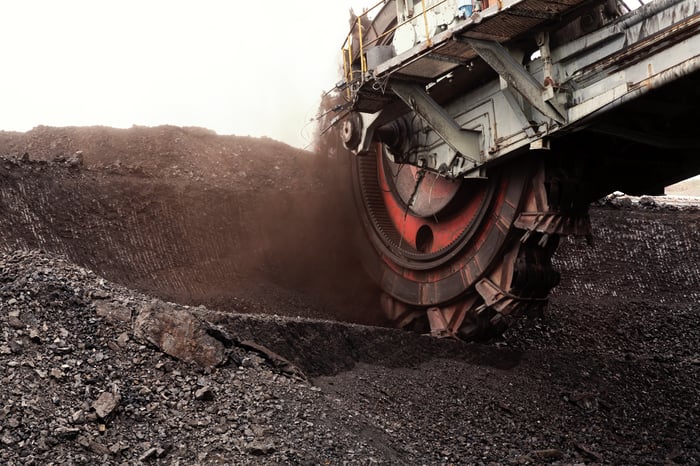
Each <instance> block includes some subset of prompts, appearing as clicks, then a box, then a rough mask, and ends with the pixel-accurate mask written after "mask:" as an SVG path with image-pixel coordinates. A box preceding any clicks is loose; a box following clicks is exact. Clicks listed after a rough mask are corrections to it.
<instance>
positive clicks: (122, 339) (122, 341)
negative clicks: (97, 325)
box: [117, 332, 129, 348]
mask: <svg viewBox="0 0 700 466" xmlns="http://www.w3.org/2000/svg"><path fill="white" fill-rule="evenodd" d="M128 342H129V334H128V333H126V332H123V333H121V334H120V335H119V336H118V337H117V345H119V346H120V347H121V348H126V344H127V343H128Z"/></svg>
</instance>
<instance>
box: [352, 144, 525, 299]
mask: <svg viewBox="0 0 700 466" xmlns="http://www.w3.org/2000/svg"><path fill="white" fill-rule="evenodd" d="M352 166H353V185H354V188H355V199H356V202H357V208H358V212H359V214H360V218H361V219H362V223H363V227H364V230H365V234H366V236H368V238H369V240H370V241H369V242H368V243H367V242H365V243H367V244H369V245H371V248H366V249H365V252H364V254H363V260H364V262H365V265H366V267H367V269H368V271H369V272H370V274H371V275H372V276H373V278H374V279H375V280H376V281H377V282H378V283H379V285H380V286H381V288H382V289H383V290H384V291H385V292H386V293H388V294H389V295H390V296H392V297H393V298H395V299H397V300H399V301H401V302H403V303H406V304H409V305H413V306H420V307H427V306H438V305H442V304H446V303H449V302H453V301H455V300H457V299H459V298H460V297H463V296H465V295H466V294H467V293H469V291H470V290H472V289H473V286H474V284H475V283H476V281H477V280H479V278H480V277H482V276H483V275H484V274H485V273H486V272H487V269H488V267H489V266H490V264H492V263H493V262H494V261H496V260H497V259H498V258H500V255H501V252H502V250H503V247H504V245H505V244H506V242H507V240H508V238H509V232H510V230H511V225H512V224H513V222H514V220H515V218H516V216H517V214H518V212H519V206H520V203H521V199H522V197H523V193H524V190H525V187H526V184H527V183H526V181H527V178H528V172H529V171H528V170H524V169H522V167H520V166H519V167H512V166H511V167H510V168H507V169H504V170H501V171H500V172H498V171H493V172H492V173H490V174H489V175H490V176H489V179H487V180H479V179H469V180H462V181H460V182H451V181H449V180H445V179H443V178H436V177H432V178H428V182H427V183H426V182H425V180H426V176H427V175H419V176H418V177H416V174H419V173H420V172H418V171H416V170H415V169H411V168H409V169H408V170H409V171H403V175H402V174H401V173H402V170H407V168H406V167H408V166H397V165H396V164H393V162H391V161H390V160H389V159H388V157H387V156H386V151H385V150H384V148H383V147H382V146H381V145H379V146H378V147H377V150H376V151H374V152H373V153H371V154H368V155H366V156H361V157H356V158H355V159H354V161H353V164H352ZM431 176H432V175H431ZM406 177H413V179H414V182H415V183H416V184H415V185H414V189H413V191H415V193H416V194H415V195H414V193H413V192H412V190H411V189H410V187H407V186H406ZM402 178H403V179H402ZM419 178H420V179H419ZM454 183H456V185H455V184H454ZM436 187H437V188H438V190H439V191H440V194H441V196H439V197H440V203H439V204H431V202H432V201H430V202H429V203H428V204H427V205H426V201H425V199H424V200H423V201H422V204H420V205H418V206H417V207H416V208H411V207H409V206H408V204H411V205H412V206H414V205H415V204H416V203H415V202H414V203H411V201H415V200H416V199H418V198H419V197H420V196H423V197H427V196H428V195H429V194H430V195H432V196H435V189H436ZM430 190H432V192H431V191H430Z"/></svg>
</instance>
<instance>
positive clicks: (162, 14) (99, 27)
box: [0, 0, 375, 147]
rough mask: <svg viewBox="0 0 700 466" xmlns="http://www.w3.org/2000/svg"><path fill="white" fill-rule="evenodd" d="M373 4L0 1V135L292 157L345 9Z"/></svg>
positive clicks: (339, 36)
mask: <svg viewBox="0 0 700 466" xmlns="http://www.w3.org/2000/svg"><path fill="white" fill-rule="evenodd" d="M374 3H375V2H373V1H362V0H348V1H343V0H299V1H296V2H289V1H282V0H276V1H275V0H273V1H267V2H256V1H247V2H244V1H241V0H237V1H234V0H228V1H225V0H189V1H184V0H167V1H166V0H60V1H56V0H21V1H20V0H18V1H9V0H8V1H2V3H0V63H1V65H0V130H14V131H26V130H29V129H31V128H33V127H34V126H37V125H40V124H44V125H51V126H67V125H78V126H83V125H107V126H115V127H123V128H126V127H130V126H132V125H134V124H136V125H146V126H156V125H161V124H173V125H180V126H202V127H205V128H210V129H213V130H215V131H216V132H218V133H219V134H237V135H251V136H263V135H267V136H269V137H272V138H274V139H278V140H281V141H284V142H286V143H288V144H291V145H294V146H297V147H303V146H305V145H306V144H307V143H308V142H309V140H308V138H309V137H310V134H311V132H310V131H304V126H305V125H306V124H307V122H308V120H309V119H310V118H311V117H313V115H314V114H315V112H316V110H317V105H318V101H319V97H320V95H321V93H322V92H323V91H324V90H327V89H328V88H330V87H332V86H333V84H334V83H335V82H336V81H337V80H338V76H337V74H336V73H337V69H338V63H339V59H340V53H339V50H340V47H341V45H342V42H343V40H344V38H345V35H346V34H347V29H348V9H349V8H350V6H353V7H355V9H356V11H358V10H361V7H362V6H363V5H365V6H366V5H371V4H374ZM307 129H308V128H307Z"/></svg>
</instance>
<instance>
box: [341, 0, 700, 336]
mask: <svg viewBox="0 0 700 466" xmlns="http://www.w3.org/2000/svg"><path fill="white" fill-rule="evenodd" d="M628 3H631V2H621V1H600V0H597V1H596V0H593V1H592V0H562V1H556V2H550V1H542V0H499V1H494V0H489V1H474V2H472V1H457V0H389V1H382V2H380V3H378V4H377V5H375V7H373V8H371V9H369V10H367V11H365V12H364V13H363V14H362V15H360V16H358V17H357V18H356V21H354V23H353V26H352V30H351V32H350V34H349V35H348V37H347V39H346V42H345V44H344V46H343V57H344V67H345V69H344V71H345V79H344V80H343V81H342V82H341V83H339V85H338V86H337V87H338V91H339V93H342V95H343V97H344V98H345V103H344V104H343V105H342V106H341V107H342V108H341V110H342V112H341V113H340V114H339V115H338V116H337V117H336V118H335V122H334V123H337V124H336V125H335V128H337V132H338V133H339V134H340V137H341V139H342V142H343V144H344V146H345V148H346V149H347V150H348V151H349V152H351V153H352V155H350V157H351V167H352V183H353V187H354V197H355V201H356V204H357V211H358V213H359V219H360V222H361V224H362V227H363V229H364V232H365V241H364V242H363V243H362V249H363V251H362V257H363V261H364V263H365V265H366V268H367V270H368V272H369V273H370V275H371V276H372V278H373V279H374V280H375V281H376V282H377V283H378V284H379V286H380V287H381V289H382V290H383V294H382V298H381V309H382V311H383V312H384V314H385V315H386V317H387V318H388V319H390V320H391V321H392V322H393V323H394V324H395V325H396V326H397V327H411V326H413V327H416V328H421V329H425V330H427V325H429V330H430V332H431V333H432V334H433V335H439V336H456V337H460V338H464V339H481V338H488V337H490V336H493V335H495V334H498V333H500V332H502V331H503V330H504V329H505V328H506V327H507V325H508V323H509V321H510V320H511V319H512V318H513V317H517V316H520V315H533V314H534V315H537V314H539V313H541V312H542V310H543V307H544V305H545V304H546V302H547V297H548V294H549V292H550V290H551V289H552V288H553V287H554V286H556V285H557V283H558V280H559V273H558V272H557V271H555V270H553V268H552V265H551V260H550V259H551V257H552V254H553V253H554V251H555V249H556V247H557V243H558V241H559V238H560V236H562V235H577V236H583V237H589V236H590V235H591V228H590V222H589V219H588V205H589V204H590V202H591V201H593V200H596V199H599V198H600V197H602V196H604V195H605V194H607V193H610V192H612V191H614V190H621V191H624V192H626V193H629V194H641V193H646V194H655V193H659V192H663V191H662V190H663V187H664V186H667V185H669V184H671V183H674V182H676V181H680V180H682V179H685V178H687V177H689V176H692V175H695V174H697V173H699V172H700V153H699V152H700V137H698V133H697V130H696V125H697V122H698V120H699V118H698V117H699V116H700V110H699V109H700V34H699V32H700V31H699V28H700V0H653V1H651V2H648V3H646V4H642V5H641V6H640V7H638V8H633V7H631V6H630V5H628Z"/></svg>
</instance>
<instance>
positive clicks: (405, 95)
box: [389, 81, 482, 167]
mask: <svg viewBox="0 0 700 466" xmlns="http://www.w3.org/2000/svg"><path fill="white" fill-rule="evenodd" d="M389 86H390V87H391V90H392V91H393V92H394V94H396V95H397V96H399V98H400V99H401V100H403V101H404V102H405V103H406V105H408V107H409V108H410V109H411V110H413V111H414V112H416V113H417V114H418V115H419V116H420V117H421V118H423V120H425V122H426V123H427V124H428V125H429V126H430V128H431V129H432V130H433V131H435V132H436V133H437V134H438V135H439V136H440V137H441V138H442V139H443V140H444V141H445V142H446V143H447V145H449V146H450V147H451V148H452V149H454V150H455V151H456V152H457V153H459V154H461V156H462V157H463V158H465V159H466V160H467V161H469V162H470V163H472V164H474V166H475V167H476V166H478V165H480V164H481V163H482V157H481V143H480V139H481V138H480V136H479V135H480V133H479V132H478V131H471V130H467V129H463V128H462V127H460V126H459V125H458V124H457V122H456V121H455V120H454V119H453V118H452V117H451V116H450V115H449V114H448V113H447V111H446V110H445V109H444V108H442V107H441V106H440V105H439V104H438V103H437V102H435V101H434V100H433V98H432V97H430V96H429V95H428V94H427V93H426V92H425V90H423V88H422V87H421V86H419V85H417V84H410V83H406V82H401V81H392V82H391V83H390V84H389ZM453 160H454V159H453ZM453 160H449V161H446V165H447V166H448V167H449V166H451V165H452V162H453Z"/></svg>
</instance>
